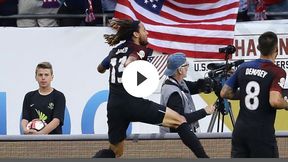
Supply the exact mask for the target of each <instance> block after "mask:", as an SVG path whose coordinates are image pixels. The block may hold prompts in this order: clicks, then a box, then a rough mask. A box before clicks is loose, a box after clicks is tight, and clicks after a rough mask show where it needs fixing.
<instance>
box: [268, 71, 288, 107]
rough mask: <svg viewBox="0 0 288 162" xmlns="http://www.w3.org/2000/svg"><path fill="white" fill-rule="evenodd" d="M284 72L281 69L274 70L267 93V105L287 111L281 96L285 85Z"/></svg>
mask: <svg viewBox="0 0 288 162" xmlns="http://www.w3.org/2000/svg"><path fill="white" fill-rule="evenodd" d="M285 78H286V72H285V71H284V70H283V69H280V70H278V69H276V71H275V77H274V79H273V81H272V84H271V87H270V92H269V103H270V105H271V106H272V107H273V108H275V109H286V110H288V103H287V101H286V100H285V99H284V98H283V96H282V91H283V87H284V85H285Z"/></svg>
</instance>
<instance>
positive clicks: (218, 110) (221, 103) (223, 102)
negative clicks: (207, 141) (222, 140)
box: [207, 97, 235, 132]
mask: <svg viewBox="0 0 288 162" xmlns="http://www.w3.org/2000/svg"><path fill="white" fill-rule="evenodd" d="M214 105H215V111H214V113H213V114H212V117H211V120H210V123H209V126H208V130H207V132H212V130H213V127H214V125H215V121H216V118H217V119H218V120H217V132H219V128H220V118H221V117H222V123H221V132H223V129H224V119H225V118H224V117H225V115H227V114H229V116H230V119H231V123H232V126H233V127H234V125H235V118H234V115H233V112H232V109H231V104H230V102H228V101H227V99H223V98H221V97H218V98H217V100H216V102H215V104H214Z"/></svg>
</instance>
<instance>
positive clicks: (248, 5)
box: [0, 0, 288, 27]
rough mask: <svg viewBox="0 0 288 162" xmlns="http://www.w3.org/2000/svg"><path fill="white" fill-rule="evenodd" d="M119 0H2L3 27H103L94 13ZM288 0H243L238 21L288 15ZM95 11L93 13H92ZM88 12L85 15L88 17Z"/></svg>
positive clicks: (108, 8) (0, 20)
mask: <svg viewBox="0 0 288 162" xmlns="http://www.w3.org/2000/svg"><path fill="white" fill-rule="evenodd" d="M116 3H117V0H0V16H2V18H0V26H12V27H37V26H40V27H53V26H103V25H104V24H103V23H105V22H103V18H102V17H99V16H97V17H95V15H94V14H111V15H112V17H113V12H114V9H115V6H116ZM287 11H288V1H287V0H240V6H239V12H238V18H237V21H238V22H242V21H254V20H256V21H258V20H272V19H287V18H288V14H287ZM92 13H93V14H92ZM34 14H35V15H47V14H58V15H66V14H68V15H69V14H71V15H83V16H82V17H81V16H79V17H77V18H75V17H72V16H71V18H69V16H68V17H64V18H63V17H61V18H60V17H57V16H55V19H51V18H50V19H43V18H42V19H36V18H34V19H24V18H19V19H16V18H15V19H12V18H7V19H5V17H4V18H3V16H10V15H18V16H21V15H34ZM84 15H85V17H84Z"/></svg>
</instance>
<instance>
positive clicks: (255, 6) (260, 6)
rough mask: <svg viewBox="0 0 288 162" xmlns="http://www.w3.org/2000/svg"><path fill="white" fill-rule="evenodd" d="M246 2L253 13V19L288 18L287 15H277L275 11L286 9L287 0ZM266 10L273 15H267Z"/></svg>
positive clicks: (287, 8)
mask: <svg viewBox="0 0 288 162" xmlns="http://www.w3.org/2000/svg"><path fill="white" fill-rule="evenodd" d="M248 3H249V4H248V5H249V11H250V12H254V13H255V16H254V18H253V19H254V20H266V19H268V20H271V19H285V18H288V16H287V15H281V14H279V15H277V13H280V12H287V11H288V1H287V0H250V1H248ZM267 12H271V13H273V14H274V15H267Z"/></svg>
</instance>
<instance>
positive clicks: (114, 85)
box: [101, 41, 152, 91]
mask: <svg viewBox="0 0 288 162" xmlns="http://www.w3.org/2000/svg"><path fill="white" fill-rule="evenodd" d="M151 52H152V51H151V49H148V48H146V47H145V46H141V45H137V44H135V43H133V42H131V41H126V42H124V43H122V44H120V45H119V46H117V47H116V48H113V49H112V50H111V51H110V53H109V55H108V56H107V57H106V58H105V59H104V60H103V61H102V63H101V64H102V66H103V67H104V68H106V69H108V68H109V69H110V77H109V83H110V91H111V90H112V91H113V90H117V91H123V90H124V88H123V85H122V74H123V70H124V64H125V62H126V60H127V59H128V57H129V56H131V55H132V56H134V57H136V58H137V60H146V59H147V57H148V55H150V54H151Z"/></svg>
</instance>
